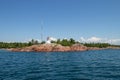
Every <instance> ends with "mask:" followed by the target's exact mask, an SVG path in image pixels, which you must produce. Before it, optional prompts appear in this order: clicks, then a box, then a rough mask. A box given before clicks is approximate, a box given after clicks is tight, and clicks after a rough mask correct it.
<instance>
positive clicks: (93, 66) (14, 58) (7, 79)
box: [0, 50, 120, 80]
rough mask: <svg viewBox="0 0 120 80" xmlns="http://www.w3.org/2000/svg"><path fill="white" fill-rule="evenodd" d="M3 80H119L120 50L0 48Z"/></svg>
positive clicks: (0, 79)
mask: <svg viewBox="0 0 120 80" xmlns="http://www.w3.org/2000/svg"><path fill="white" fill-rule="evenodd" d="M0 80H120V50H100V51H97V50H96V51H84V52H49V53H48V52H47V53H44V52H8V51H4V50H0Z"/></svg>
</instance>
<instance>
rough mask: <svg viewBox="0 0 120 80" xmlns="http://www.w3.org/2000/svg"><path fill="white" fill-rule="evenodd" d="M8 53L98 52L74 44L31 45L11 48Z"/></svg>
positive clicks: (91, 48)
mask: <svg viewBox="0 0 120 80" xmlns="http://www.w3.org/2000/svg"><path fill="white" fill-rule="evenodd" d="M9 50H10V51H14V52H32V51H35V52H67V51H87V50H100V48H96V47H94V48H93V47H86V46H83V45H81V44H74V45H72V46H62V45H60V44H40V45H32V46H29V47H24V48H11V49H9Z"/></svg>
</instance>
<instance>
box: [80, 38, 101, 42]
mask: <svg viewBox="0 0 120 80" xmlns="http://www.w3.org/2000/svg"><path fill="white" fill-rule="evenodd" d="M80 41H82V42H100V41H101V38H98V37H91V38H88V39H85V38H83V37H81V38H80Z"/></svg>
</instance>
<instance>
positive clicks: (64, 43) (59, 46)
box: [0, 38, 120, 52]
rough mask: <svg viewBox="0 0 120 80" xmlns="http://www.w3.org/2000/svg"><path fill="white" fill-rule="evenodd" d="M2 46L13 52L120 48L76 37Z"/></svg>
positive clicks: (119, 47) (2, 43)
mask: <svg viewBox="0 0 120 80" xmlns="http://www.w3.org/2000/svg"><path fill="white" fill-rule="evenodd" d="M0 48H3V49H7V50H9V51H13V52H32V51H34V52H68V51H88V50H101V49H109V48H110V49H120V46H115V45H110V44H108V43H80V42H77V41H75V40H74V39H72V38H71V39H69V40H67V39H63V40H60V39H58V40H56V41H53V40H51V39H50V38H49V39H48V42H47V43H46V42H45V41H44V42H41V43H38V42H37V41H36V40H31V41H30V42H28V43H15V42H14V43H4V42H1V43H0Z"/></svg>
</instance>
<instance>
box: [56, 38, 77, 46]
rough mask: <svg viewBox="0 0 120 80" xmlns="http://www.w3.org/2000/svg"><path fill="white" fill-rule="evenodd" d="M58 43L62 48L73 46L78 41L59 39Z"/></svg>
mask: <svg viewBox="0 0 120 80" xmlns="http://www.w3.org/2000/svg"><path fill="white" fill-rule="evenodd" d="M56 43H57V44H61V45H62V46H71V45H73V44H75V43H76V41H75V40H74V39H72V38H70V39H69V40H67V39H63V40H60V39H58V40H57V42H56Z"/></svg>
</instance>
